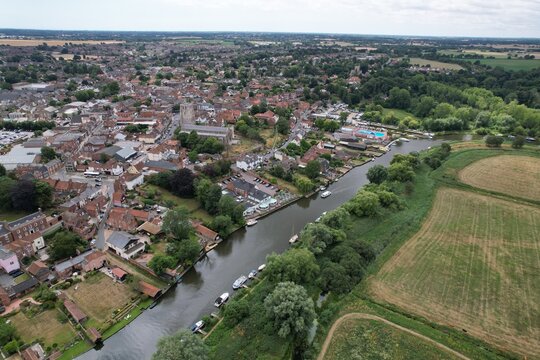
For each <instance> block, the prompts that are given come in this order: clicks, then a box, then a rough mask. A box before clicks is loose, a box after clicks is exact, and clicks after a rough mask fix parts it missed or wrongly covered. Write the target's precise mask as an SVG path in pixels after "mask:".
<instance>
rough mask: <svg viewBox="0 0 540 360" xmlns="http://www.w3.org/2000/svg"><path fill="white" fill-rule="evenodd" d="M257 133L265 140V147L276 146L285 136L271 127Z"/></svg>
mask: <svg viewBox="0 0 540 360" xmlns="http://www.w3.org/2000/svg"><path fill="white" fill-rule="evenodd" d="M259 133H260V134H261V136H262V138H263V139H265V140H266V147H267V148H272V147H274V146H278V145H279V144H280V143H281V142H283V141H284V140H285V139H286V138H287V136H286V135H282V134H280V133H278V132H277V131H274V129H273V128H269V129H264V130H261V131H260V132H259Z"/></svg>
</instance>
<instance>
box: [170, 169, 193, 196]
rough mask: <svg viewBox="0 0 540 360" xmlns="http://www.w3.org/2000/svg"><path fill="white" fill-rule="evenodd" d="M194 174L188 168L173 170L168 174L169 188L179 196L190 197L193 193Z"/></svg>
mask: <svg viewBox="0 0 540 360" xmlns="http://www.w3.org/2000/svg"><path fill="white" fill-rule="evenodd" d="M194 181H195V175H193V172H192V171H191V170H190V169H180V170H177V171H174V172H173V173H172V174H170V176H169V187H168V188H169V189H170V190H171V192H173V193H174V194H176V195H178V196H180V197H192V196H193V194H194V193H195V188H194V185H193V183H194Z"/></svg>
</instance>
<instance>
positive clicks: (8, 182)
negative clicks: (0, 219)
mask: <svg viewBox="0 0 540 360" xmlns="http://www.w3.org/2000/svg"><path fill="white" fill-rule="evenodd" d="M16 184H17V182H16V181H15V180H13V179H12V178H10V177H8V176H1V177H0V208H2V209H10V208H11V192H12V189H13V188H14V187H15V185H16Z"/></svg>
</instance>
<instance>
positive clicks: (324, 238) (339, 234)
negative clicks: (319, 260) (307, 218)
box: [300, 223, 345, 255]
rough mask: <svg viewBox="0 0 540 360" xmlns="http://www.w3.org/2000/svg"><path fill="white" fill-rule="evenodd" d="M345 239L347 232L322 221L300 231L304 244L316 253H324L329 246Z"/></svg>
mask: <svg viewBox="0 0 540 360" xmlns="http://www.w3.org/2000/svg"><path fill="white" fill-rule="evenodd" d="M344 239H345V233H344V232H343V231H342V230H336V229H332V228H330V227H328V226H326V225H324V224H321V223H315V224H309V225H307V226H306V227H305V228H304V230H302V232H301V233H300V240H301V242H302V244H304V245H305V246H307V248H308V249H309V250H310V251H311V252H312V253H314V254H315V255H319V254H322V253H323V252H324V251H325V250H326V248H327V247H329V246H330V245H333V244H335V243H338V242H341V241H343V240H344Z"/></svg>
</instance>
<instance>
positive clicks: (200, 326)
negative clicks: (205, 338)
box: [191, 320, 205, 333]
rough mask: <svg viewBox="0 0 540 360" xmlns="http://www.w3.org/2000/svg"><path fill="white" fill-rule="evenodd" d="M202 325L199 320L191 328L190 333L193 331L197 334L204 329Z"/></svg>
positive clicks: (202, 322)
mask: <svg viewBox="0 0 540 360" xmlns="http://www.w3.org/2000/svg"><path fill="white" fill-rule="evenodd" d="M204 325H205V323H204V321H202V320H199V321H197V322H196V323H195V324H193V325H192V326H191V331H193V332H194V333H196V332H199V331H200V330H201V329H202V328H203V327H204Z"/></svg>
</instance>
